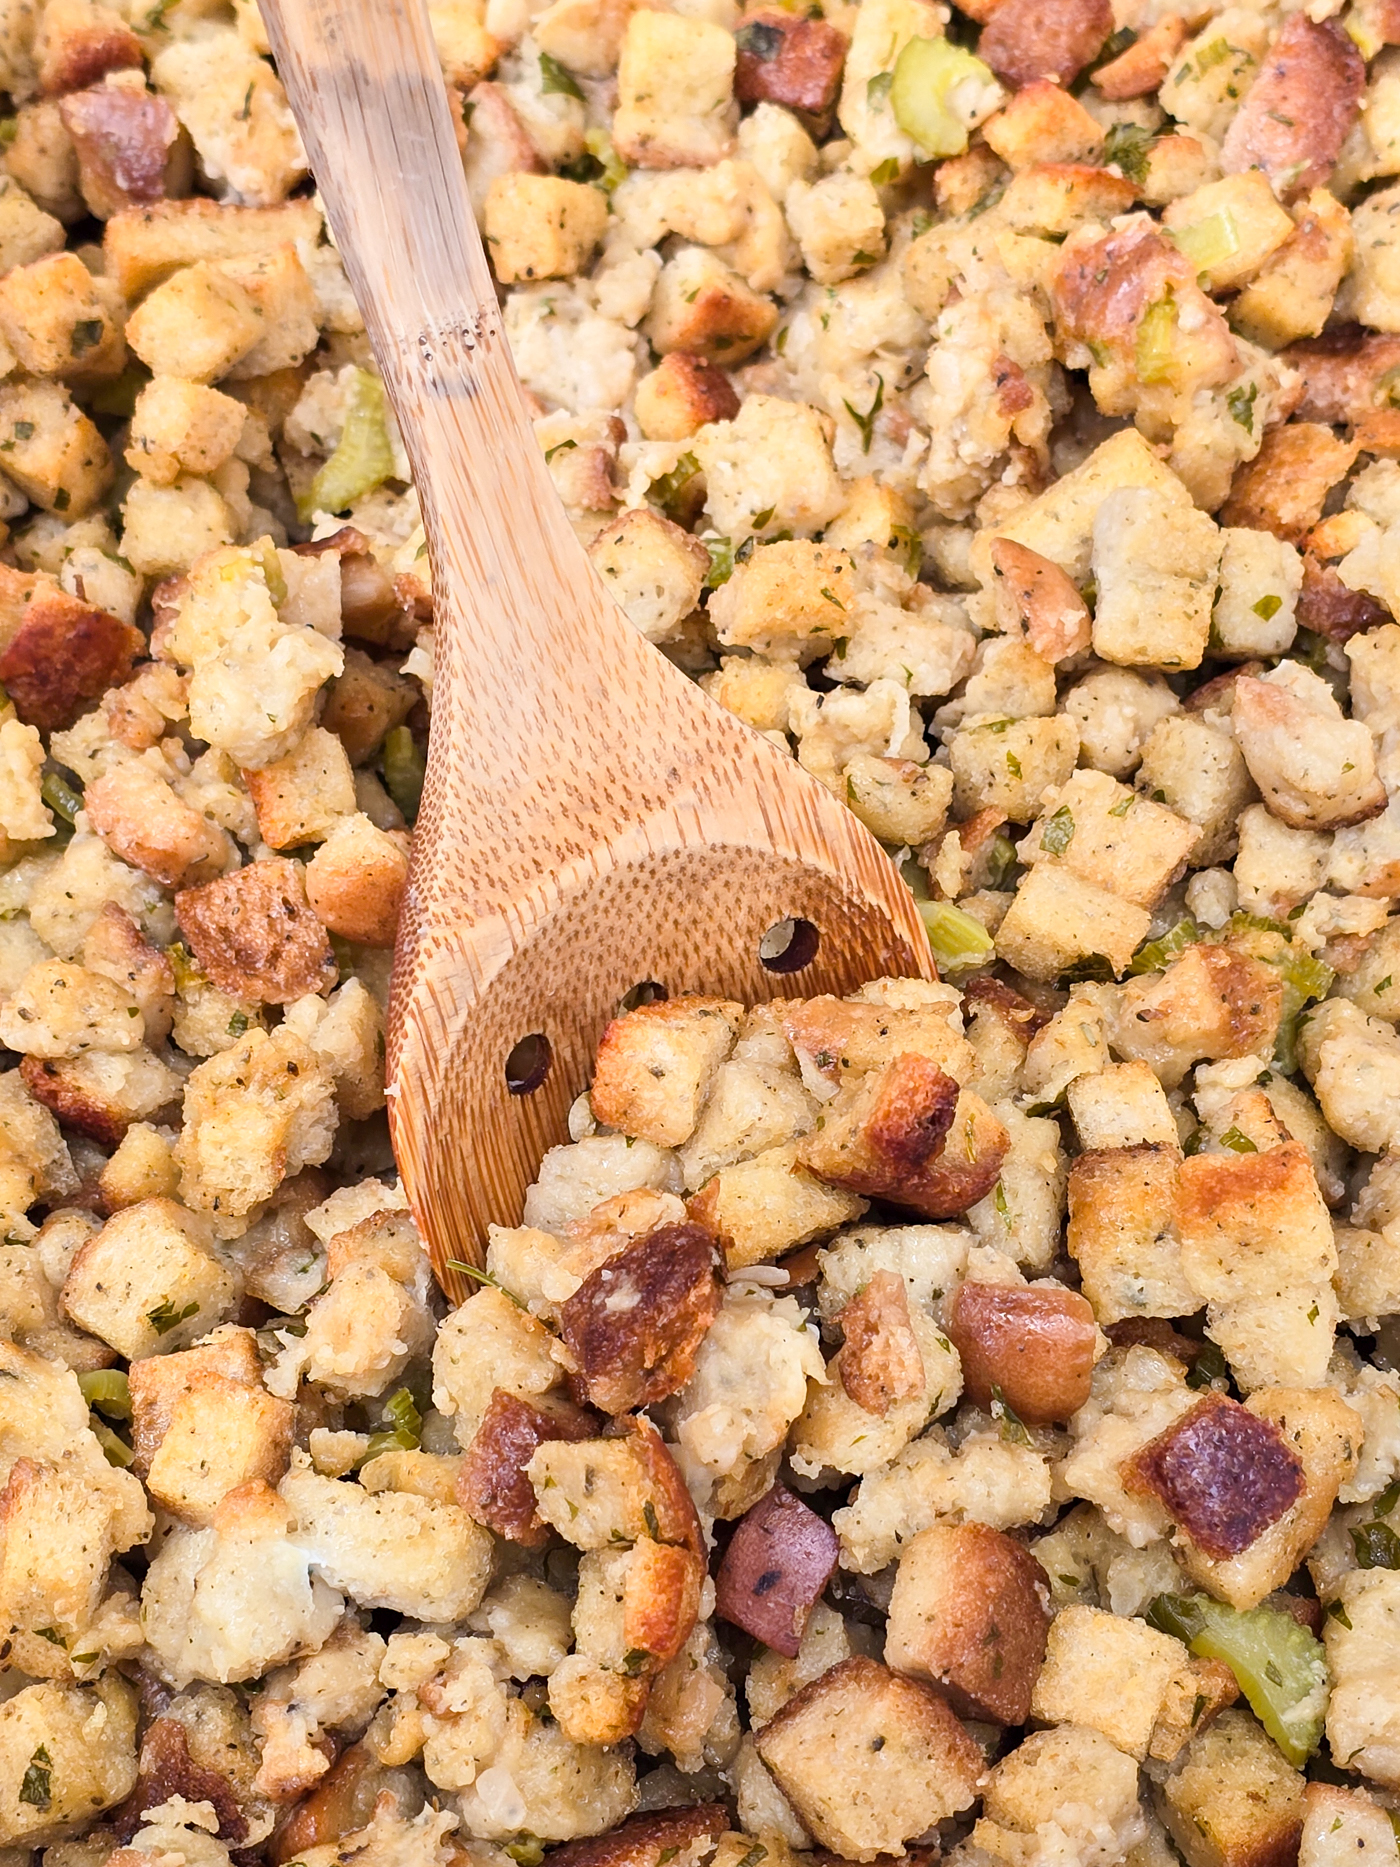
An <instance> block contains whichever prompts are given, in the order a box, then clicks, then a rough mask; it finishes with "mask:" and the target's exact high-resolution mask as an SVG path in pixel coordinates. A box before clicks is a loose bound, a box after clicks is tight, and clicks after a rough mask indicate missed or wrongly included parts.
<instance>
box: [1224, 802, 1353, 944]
mask: <svg viewBox="0 0 1400 1867" xmlns="http://www.w3.org/2000/svg"><path fill="white" fill-rule="evenodd" d="M1251 782H1253V781H1252V780H1251ZM1236 829H1237V832H1238V835H1239V843H1240V852H1239V855H1238V856H1237V857H1236V858H1235V867H1234V876H1235V882H1236V885H1237V887H1238V889H1239V899H1240V906H1241V907H1242V908H1244V909H1245V910H1246V911H1247V912H1249V913H1252V914H1268V915H1273V916H1278V915H1280V914H1286V913H1287V912H1288V910H1289V909H1290V908H1291V907H1294V906H1296V905H1297V903H1298V902H1300V901H1305V900H1306V899H1307V897H1308V896H1309V895H1311V894H1314V893H1316V891H1317V890H1318V889H1319V888H1321V886H1322V884H1323V883H1324V881H1325V880H1326V879H1327V870H1328V863H1329V861H1330V860H1331V856H1332V837H1331V834H1330V833H1329V832H1324V831H1319V830H1294V829H1290V828H1289V826H1288V825H1287V824H1286V823H1280V822H1279V820H1278V818H1277V817H1275V816H1274V815H1273V814H1272V812H1271V811H1269V810H1267V809H1266V808H1265V806H1264V805H1263V804H1251V805H1249V806H1248V808H1247V809H1245V810H1242V811H1241V812H1240V816H1239V821H1238V823H1237V825H1236Z"/></svg>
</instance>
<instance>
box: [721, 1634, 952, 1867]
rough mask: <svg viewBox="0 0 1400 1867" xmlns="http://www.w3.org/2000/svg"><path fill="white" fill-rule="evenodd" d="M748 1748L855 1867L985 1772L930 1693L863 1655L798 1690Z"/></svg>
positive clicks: (919, 1826)
mask: <svg viewBox="0 0 1400 1867" xmlns="http://www.w3.org/2000/svg"><path fill="white" fill-rule="evenodd" d="M755 1744H756V1747H757V1749H758V1753H759V1756H760V1757H761V1758H762V1759H763V1761H764V1763H765V1764H766V1765H767V1766H768V1768H769V1769H770V1770H771V1771H772V1773H773V1775H774V1777H775V1778H776V1779H777V1782H778V1786H779V1788H780V1789H781V1790H782V1791H783V1793H784V1795H785V1796H786V1797H787V1798H788V1800H789V1802H791V1803H792V1805H793V1807H794V1808H795V1809H796V1810H797V1812H798V1814H799V1815H800V1816H801V1818H802V1820H803V1822H804V1823H805V1824H806V1826H807V1827H808V1828H809V1829H810V1831H811V1832H812V1833H813V1834H814V1835H815V1836H816V1838H817V1840H818V1841H820V1842H821V1843H822V1845H823V1846H825V1847H829V1848H833V1849H834V1850H835V1851H836V1852H838V1853H839V1854H841V1855H842V1856H843V1857H844V1858H845V1859H847V1860H856V1861H873V1860H874V1859H876V1858H877V1856H878V1855H880V1854H882V1853H891V1852H896V1851H899V1850H902V1848H903V1845H904V1843H905V1842H906V1841H908V1840H910V1839H911V1838H912V1837H913V1836H914V1835H918V1834H922V1833H924V1831H925V1830H926V1829H928V1828H931V1827H932V1826H933V1825H934V1824H935V1823H936V1822H939V1821H942V1820H943V1819H944V1818H945V1817H946V1816H949V1815H953V1814H956V1813H957V1812H958V1810H960V1809H965V1808H967V1807H968V1806H969V1804H970V1803H971V1802H972V1800H973V1798H974V1796H975V1795H976V1793H977V1779H978V1777H979V1775H980V1774H981V1769H982V1757H981V1752H980V1751H979V1750H978V1748H977V1746H976V1745H975V1744H974V1743H973V1742H972V1740H971V1738H969V1737H968V1736H967V1733H966V1732H965V1731H964V1730H963V1728H962V1726H961V1725H960V1724H959V1723H958V1721H957V1719H956V1718H954V1716H953V1714H952V1712H951V1711H950V1710H949V1709H948V1707H947V1705H946V1704H945V1702H944V1701H943V1699H941V1698H940V1697H939V1696H938V1695H937V1693H935V1692H933V1691H932V1690H930V1688H929V1687H927V1686H924V1685H921V1684H919V1683H917V1682H916V1681H915V1680H912V1679H904V1678H901V1677H899V1675H898V1674H896V1673H892V1672H889V1671H888V1670H887V1669H886V1668H885V1667H883V1666H880V1665H877V1664H876V1662H875V1661H874V1660H869V1659H861V1658H856V1659H849V1660H843V1661H842V1662H841V1663H840V1664H839V1665H838V1666H833V1667H832V1668H831V1670H830V1671H829V1672H826V1673H823V1674H822V1675H821V1677H820V1678H819V1679H815V1680H813V1682H812V1683H811V1684H810V1685H807V1686H804V1687H803V1688H802V1690H801V1691H800V1692H798V1693H797V1694H796V1695H795V1697H793V1698H791V1699H789V1700H788V1702H787V1704H786V1705H784V1706H783V1708H782V1710H781V1711H780V1712H779V1713H778V1714H777V1716H776V1717H775V1718H773V1719H772V1720H771V1721H770V1722H769V1723H768V1724H766V1725H765V1726H764V1727H763V1729H762V1731H760V1732H759V1733H758V1735H757V1737H756V1738H755Z"/></svg>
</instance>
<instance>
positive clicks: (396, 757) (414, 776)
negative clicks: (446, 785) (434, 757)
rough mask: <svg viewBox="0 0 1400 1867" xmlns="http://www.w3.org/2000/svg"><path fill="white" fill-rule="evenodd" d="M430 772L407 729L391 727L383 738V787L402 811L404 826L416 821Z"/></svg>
mask: <svg viewBox="0 0 1400 1867" xmlns="http://www.w3.org/2000/svg"><path fill="white" fill-rule="evenodd" d="M427 771H428V767H427V763H426V761H425V760H424V758H423V754H422V753H421V752H420V751H419V750H418V745H417V742H416V740H415V739H414V737H413V734H412V733H411V732H410V731H409V729H408V728H407V726H394V727H391V728H390V730H389V731H388V732H387V733H386V734H385V735H384V786H385V789H386V790H387V791H388V793H389V795H390V797H392V798H393V800H394V802H395V803H396V804H397V805H398V807H399V809H400V810H401V811H402V812H403V817H404V822H405V823H413V822H415V821H416V820H417V817H418V806H419V804H420V803H421V802H422V798H423V780H424V778H425V777H426V776H427Z"/></svg>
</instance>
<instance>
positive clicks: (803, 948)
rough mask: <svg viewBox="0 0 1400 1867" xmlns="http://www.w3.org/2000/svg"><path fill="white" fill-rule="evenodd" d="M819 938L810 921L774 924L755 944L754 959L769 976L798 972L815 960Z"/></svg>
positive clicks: (793, 920)
mask: <svg viewBox="0 0 1400 1867" xmlns="http://www.w3.org/2000/svg"><path fill="white" fill-rule="evenodd" d="M820 945H821V935H820V934H819V933H818V932H817V930H816V928H815V927H814V926H813V925H812V923H811V921H804V920H801V919H797V918H794V919H790V920H785V921H777V922H775V923H774V925H773V926H771V927H770V928H769V929H768V931H767V933H766V934H764V936H763V938H762V939H761V940H760V941H759V943H758V957H759V959H760V960H761V961H762V962H763V965H764V966H765V967H766V968H767V970H768V971H769V972H801V970H802V968H803V967H804V966H810V965H811V963H812V961H813V960H814V959H815V958H816V957H817V948H818V947H819V946H820Z"/></svg>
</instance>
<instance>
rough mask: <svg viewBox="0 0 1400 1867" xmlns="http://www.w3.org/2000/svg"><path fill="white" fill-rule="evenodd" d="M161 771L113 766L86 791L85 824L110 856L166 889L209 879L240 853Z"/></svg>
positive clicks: (139, 766) (226, 836)
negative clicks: (97, 837)
mask: <svg viewBox="0 0 1400 1867" xmlns="http://www.w3.org/2000/svg"><path fill="white" fill-rule="evenodd" d="M165 769H166V768H165V766H164V765H163V764H162V765H159V766H158V769H157V770H155V771H153V770H151V769H150V767H149V766H147V765H145V764H142V763H138V762H136V761H133V762H132V763H131V764H127V765H115V766H113V768H112V769H111V770H110V771H108V772H105V773H104V774H103V775H102V777H100V778H99V779H97V781H96V782H95V783H93V784H90V785H89V786H88V788H87V791H86V792H85V793H84V799H83V801H84V806H85V808H86V810H87V813H88V822H89V823H90V824H91V826H92V828H93V829H94V830H95V831H96V832H97V834H98V835H99V836H100V837H101V838H102V840H103V842H104V843H106V845H107V847H108V848H109V849H110V850H111V851H112V853H113V855H116V856H120V857H121V858H122V860H123V861H124V862H129V863H130V864H131V866H132V867H133V868H135V869H140V870H141V871H142V873H143V874H146V875H149V876H151V877H152V878H153V879H154V880H156V881H158V882H163V883H164V884H165V886H166V887H167V888H183V887H190V886H197V885H198V884H199V883H201V882H208V881H212V880H213V879H214V877H215V876H217V875H222V874H224V873H225V871H226V870H228V869H229V868H231V867H232V866H233V865H234V864H235V863H236V862H237V860H238V852H237V850H236V849H235V847H234V845H233V842H232V840H231V839H230V837H229V835H228V833H227V831H225V830H221V829H220V828H219V826H218V824H216V823H211V822H210V821H209V819H208V818H207V817H205V816H204V815H203V813H202V812H200V811H198V810H196V809H195V808H194V806H193V805H192V804H187V803H186V802H185V801H184V799H183V798H180V797H177V796H176V795H175V792H174V791H173V790H172V788H171V787H170V785H169V784H168V783H167V782H166V780H165V779H164V778H162V777H161V776H160V775H159V773H160V771H163V770H165Z"/></svg>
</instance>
